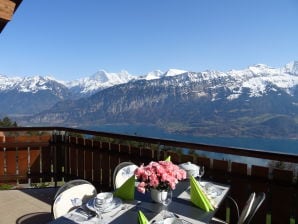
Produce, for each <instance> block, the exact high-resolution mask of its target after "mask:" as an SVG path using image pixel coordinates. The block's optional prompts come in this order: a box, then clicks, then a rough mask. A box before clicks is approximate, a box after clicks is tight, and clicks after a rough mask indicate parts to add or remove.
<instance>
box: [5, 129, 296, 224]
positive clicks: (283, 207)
mask: <svg viewBox="0 0 298 224" xmlns="http://www.w3.org/2000/svg"><path fill="white" fill-rule="evenodd" d="M0 131H2V132H3V133H4V136H2V137H1V136H0V184H1V183H13V184H15V185H17V186H18V185H20V184H27V185H29V186H33V187H36V186H47V184H48V183H51V185H50V186H55V187H56V186H59V184H61V182H63V181H68V180H71V179H78V178H79V179H86V180H88V181H90V182H91V183H92V184H94V185H95V187H96V188H97V191H98V192H101V191H110V190H112V189H113V187H112V174H113V170H114V168H115V167H116V166H117V165H118V164H119V163H120V162H122V161H131V162H133V163H135V164H137V165H140V164H142V163H145V164H146V163H148V162H150V161H153V160H155V161H156V160H162V159H164V158H166V157H167V156H171V160H172V161H173V162H174V163H176V164H180V163H184V162H188V161H190V162H192V163H195V164H198V165H204V166H205V168H206V173H205V175H204V178H206V179H210V180H212V181H215V182H219V183H223V184H228V185H230V186H231V190H230V196H232V197H233V198H234V199H235V200H236V201H237V202H238V205H239V207H240V209H241V208H242V207H243V206H244V204H245V202H246V200H247V198H248V196H249V194H250V193H251V192H252V191H256V192H258V191H263V192H265V193H266V200H265V202H264V203H263V204H262V206H261V208H260V210H259V211H258V213H257V215H256V216H255V218H254V220H253V223H267V224H270V223H272V224H275V223H276V224H279V223H297V222H298V217H297V214H298V187H297V184H298V181H297V178H298V155H297V154H294V155H293V154H284V153H275V152H265V151H259V150H247V149H240V148H229V147H221V146H212V145H204V144H196V143H187V142H179V141H174V140H166V139H154V138H146V137H138V136H129V135H120V134H112V133H105V132H95V131H87V130H80V129H72V128H63V127H35V128H0ZM210 153H211V154H210ZM214 154H216V155H217V156H216V157H213V155H214ZM256 161H258V162H257V163H255V162H256ZM260 161H261V163H259V162H260ZM271 162H273V163H271ZM287 165H289V166H287ZM45 191H46V190H45ZM0 192H1V195H0V201H1V203H4V205H3V204H1V207H2V206H5V208H7V209H5V211H1V212H3V215H2V213H1V217H7V219H8V218H9V217H10V215H8V213H10V212H11V213H12V214H15V215H14V216H12V217H13V219H15V220H13V219H11V220H8V222H5V223H36V222H33V221H32V220H33V219H34V218H33V216H35V218H40V221H39V222H37V223H46V221H45V222H44V221H41V219H42V218H45V219H46V218H49V216H48V215H49V212H50V201H51V199H52V198H53V195H48V194H46V193H42V192H43V191H42V190H40V189H36V188H33V189H28V190H19V191H17V190H16V191H12V190H11V191H3V192H2V191H0ZM10 192H12V193H10ZM16 192H18V193H16ZM30 192H31V193H30ZM38 192H40V193H38ZM13 193H14V194H15V196H12V195H13ZM2 194H3V195H5V197H2ZM19 195H23V196H24V195H28V197H26V199H24V200H17V199H18V197H19ZM29 195H31V196H29ZM42 195H44V197H41V196H42ZM10 196H12V197H10ZM3 198H6V199H5V200H4V199H3ZM38 198H40V199H41V200H38ZM2 200H4V201H2ZM10 200H17V202H19V203H20V208H19V209H17V210H16V211H15V210H14V209H13V207H12V208H11V206H7V204H5V203H7V202H8V201H9V204H12V205H13V204H16V203H13V202H10ZM281 202H282V203H281ZM39 204H41V205H40V206H39ZM43 206H45V207H43ZM36 209H37V210H36ZM13 211H15V212H13ZM18 211H21V212H20V213H19V212H18ZM228 211H231V212H230V213H229V212H228ZM40 212H41V213H40ZM234 214H235V213H234V211H233V209H232V207H231V206H230V205H229V204H228V203H223V204H222V206H221V207H220V209H219V210H218V212H217V216H218V217H219V218H221V219H228V220H231V223H235V221H236V217H235V215H234ZM20 220H21V222H20ZM26 220H28V221H26ZM30 220H31V222H30Z"/></svg>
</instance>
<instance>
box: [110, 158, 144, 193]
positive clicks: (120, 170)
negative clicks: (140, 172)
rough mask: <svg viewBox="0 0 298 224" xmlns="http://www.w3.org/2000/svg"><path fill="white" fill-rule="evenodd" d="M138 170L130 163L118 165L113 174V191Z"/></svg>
mask: <svg viewBox="0 0 298 224" xmlns="http://www.w3.org/2000/svg"><path fill="white" fill-rule="evenodd" d="M137 168H138V166H137V165H135V164H134V163H132V162H122V163H119V164H118V165H117V166H116V168H115V169H114V172H113V186H114V190H116V189H118V188H119V187H121V186H122V184H124V183H125V181H127V180H128V179H129V178H130V177H131V176H133V175H134V171H135V170H136V169H137Z"/></svg>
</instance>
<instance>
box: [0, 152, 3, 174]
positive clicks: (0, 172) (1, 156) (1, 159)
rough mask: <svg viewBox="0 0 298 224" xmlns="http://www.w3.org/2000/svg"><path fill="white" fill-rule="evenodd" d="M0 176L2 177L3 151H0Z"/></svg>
mask: <svg viewBox="0 0 298 224" xmlns="http://www.w3.org/2000/svg"><path fill="white" fill-rule="evenodd" d="M0 175H4V151H3V149H1V151H0Z"/></svg>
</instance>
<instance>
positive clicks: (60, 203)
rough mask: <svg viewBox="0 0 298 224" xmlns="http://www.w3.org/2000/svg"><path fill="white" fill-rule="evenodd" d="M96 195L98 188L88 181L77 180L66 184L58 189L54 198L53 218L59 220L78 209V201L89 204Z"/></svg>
mask: <svg viewBox="0 0 298 224" xmlns="http://www.w3.org/2000/svg"><path fill="white" fill-rule="evenodd" d="M96 195H97V191H96V188H95V187H94V186H93V185H92V184H91V183H90V182H88V181H86V180H81V179H76V180H71V181H69V182H66V183H65V184H64V185H63V186H61V187H60V188H59V189H58V191H57V193H56V195H55V197H54V200H53V204H52V215H53V218H54V219H57V218H59V217H60V216H63V215H66V214H67V213H68V212H69V211H71V210H72V209H74V208H76V207H78V204H77V202H78V201H79V202H82V203H87V202H88V201H89V200H90V199H91V198H94V197H96Z"/></svg>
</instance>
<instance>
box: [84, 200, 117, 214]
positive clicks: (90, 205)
mask: <svg viewBox="0 0 298 224" xmlns="http://www.w3.org/2000/svg"><path fill="white" fill-rule="evenodd" d="M94 202H95V200H94V198H93V199H91V200H89V201H88V202H87V204H86V207H87V208H88V209H90V210H91V211H94V212H96V210H95V208H94ZM120 205H122V200H121V199H120V198H117V197H114V198H113V201H112V202H111V203H110V205H108V206H107V207H106V208H105V209H104V210H103V211H102V212H103V213H107V212H110V211H112V210H113V209H115V208H118V207H119V206H120Z"/></svg>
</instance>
